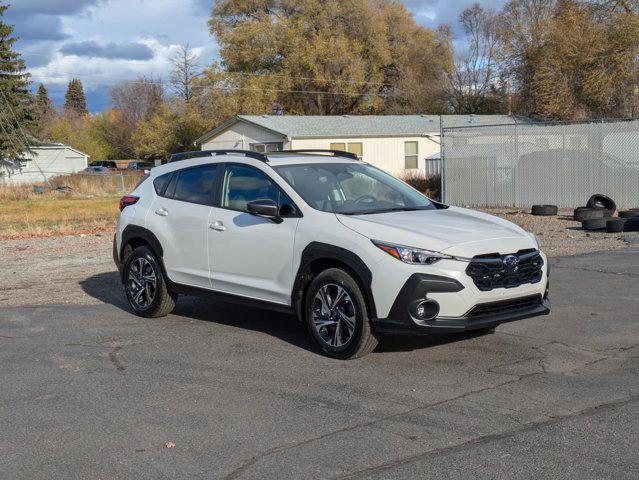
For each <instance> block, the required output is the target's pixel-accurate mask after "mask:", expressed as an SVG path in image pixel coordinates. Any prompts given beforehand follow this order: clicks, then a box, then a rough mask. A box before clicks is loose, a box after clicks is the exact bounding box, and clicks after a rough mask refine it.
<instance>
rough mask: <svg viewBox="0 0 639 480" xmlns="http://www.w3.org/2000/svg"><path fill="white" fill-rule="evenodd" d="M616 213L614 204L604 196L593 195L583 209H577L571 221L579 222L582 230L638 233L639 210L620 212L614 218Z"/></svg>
mask: <svg viewBox="0 0 639 480" xmlns="http://www.w3.org/2000/svg"><path fill="white" fill-rule="evenodd" d="M616 211H617V205H616V204H615V202H614V201H613V200H612V199H611V198H610V197H607V196H606V195H600V194H597V195H593V196H592V197H590V199H588V203H587V204H586V206H585V207H577V208H575V210H574V213H573V220H575V221H577V222H581V228H583V229H584V230H589V231H595V230H605V231H607V232H610V233H613V232H634V231H639V209H631V210H622V211H620V212H619V217H617V218H614V217H613V216H614V214H615V212H616Z"/></svg>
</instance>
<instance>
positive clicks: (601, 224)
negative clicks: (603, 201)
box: [581, 218, 608, 230]
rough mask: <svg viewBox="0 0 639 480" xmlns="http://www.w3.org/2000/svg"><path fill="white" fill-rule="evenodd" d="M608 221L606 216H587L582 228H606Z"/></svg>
mask: <svg viewBox="0 0 639 480" xmlns="http://www.w3.org/2000/svg"><path fill="white" fill-rule="evenodd" d="M607 221H608V220H607V219H605V218H587V219H586V220H583V221H582V222H581V228H583V229H584V230H604V229H605V228H606V222H607Z"/></svg>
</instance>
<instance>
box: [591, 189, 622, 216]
mask: <svg viewBox="0 0 639 480" xmlns="http://www.w3.org/2000/svg"><path fill="white" fill-rule="evenodd" d="M586 206H587V207H590V208H593V209H595V210H607V211H608V212H610V215H612V214H613V213H615V210H617V204H616V203H615V202H614V201H613V199H612V198H610V197H607V196H606V195H601V194H596V195H593V196H591V197H590V198H589V199H588V203H586Z"/></svg>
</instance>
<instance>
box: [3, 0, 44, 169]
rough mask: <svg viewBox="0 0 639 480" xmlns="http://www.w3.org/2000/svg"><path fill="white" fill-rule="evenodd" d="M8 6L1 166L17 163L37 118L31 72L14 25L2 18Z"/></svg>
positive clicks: (4, 34) (4, 40)
mask: <svg viewBox="0 0 639 480" xmlns="http://www.w3.org/2000/svg"><path fill="white" fill-rule="evenodd" d="M7 8H9V6H8V5H1V4H0V167H2V165H3V164H4V165H5V166H6V164H7V163H8V164H15V160H12V159H15V156H16V154H17V153H18V152H21V151H24V149H25V147H26V145H25V144H26V139H25V135H24V134H23V132H24V133H26V132H29V131H30V130H31V129H32V128H33V126H34V121H35V116H34V111H33V104H32V98H31V94H30V93H29V75H28V74H27V73H26V70H25V64H24V60H22V58H21V56H20V53H18V52H16V51H14V50H12V46H13V44H14V43H15V42H16V40H17V38H16V37H15V36H13V26H12V25H8V24H6V23H4V22H3V21H2V17H3V16H4V12H5V11H6V10H7Z"/></svg>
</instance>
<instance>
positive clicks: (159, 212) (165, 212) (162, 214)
mask: <svg viewBox="0 0 639 480" xmlns="http://www.w3.org/2000/svg"><path fill="white" fill-rule="evenodd" d="M155 214H156V215H159V216H160V217H166V216H167V215H168V214H169V211H168V210H167V209H166V208H164V207H161V208H158V209H157V210H156V211H155Z"/></svg>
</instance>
